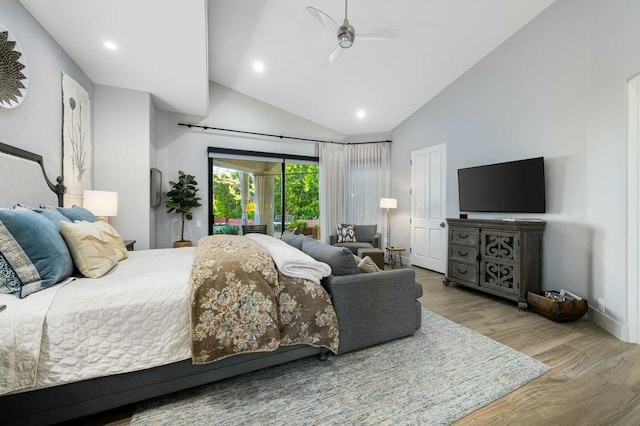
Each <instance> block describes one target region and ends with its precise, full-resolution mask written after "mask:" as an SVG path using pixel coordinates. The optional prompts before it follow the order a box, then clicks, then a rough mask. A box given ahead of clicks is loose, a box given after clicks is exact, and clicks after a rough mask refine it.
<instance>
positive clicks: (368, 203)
mask: <svg viewBox="0 0 640 426" xmlns="http://www.w3.org/2000/svg"><path fill="white" fill-rule="evenodd" d="M389 148H390V146H389V143H388V142H387V143H365V144H344V145H341V144H329V143H323V144H320V225H321V229H322V234H321V235H322V240H323V241H325V242H328V240H329V235H330V234H335V233H336V230H337V227H338V225H339V224H341V223H350V224H359V225H369V224H374V223H375V224H377V225H378V232H380V233H381V234H382V236H383V244H386V242H385V241H384V238H385V236H386V230H387V224H386V216H385V211H384V210H383V209H381V208H380V198H383V197H389V192H390V182H389V176H390V175H389V161H390V159H389V155H390V154H389V153H390V149H389Z"/></svg>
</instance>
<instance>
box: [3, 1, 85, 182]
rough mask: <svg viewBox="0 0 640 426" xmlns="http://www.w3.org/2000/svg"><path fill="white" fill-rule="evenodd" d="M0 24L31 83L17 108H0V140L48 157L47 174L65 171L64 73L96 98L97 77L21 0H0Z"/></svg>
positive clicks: (58, 173) (45, 159)
mask: <svg viewBox="0 0 640 426" xmlns="http://www.w3.org/2000/svg"><path fill="white" fill-rule="evenodd" d="M0 23H2V25H4V26H5V27H7V29H9V31H10V32H11V33H12V34H13V35H14V36H15V37H16V38H17V40H18V42H19V43H20V46H22V50H23V52H24V54H25V57H26V60H27V69H28V72H29V88H28V91H27V96H26V97H25V99H24V101H23V102H22V104H20V105H19V106H18V107H17V108H12V109H4V108H0V142H3V143H7V144H9V145H14V146H17V147H19V148H22V149H26V150H28V151H32V152H36V153H38V154H41V155H42V156H43V157H44V163H45V167H46V170H47V173H48V174H49V177H50V178H51V179H52V180H53V181H55V177H56V176H59V175H61V174H62V88H61V87H62V83H61V81H62V72H63V71H64V72H65V73H67V74H68V75H69V76H71V77H72V78H73V79H74V80H76V81H77V82H78V83H79V84H80V85H81V86H82V87H84V88H85V90H86V91H87V92H88V93H89V96H91V97H93V82H92V81H91V80H89V78H88V77H87V76H86V74H85V73H84V72H83V71H82V70H81V69H80V68H78V66H77V65H76V64H75V62H73V61H72V60H71V58H69V56H67V54H66V53H65V52H64V51H63V50H62V49H61V48H60V46H58V44H57V43H56V42H55V41H54V40H53V39H52V38H51V37H50V36H49V34H48V33H47V32H46V31H45V30H44V29H43V28H42V27H41V26H40V24H39V23H38V22H37V21H36V20H35V19H34V18H33V17H32V16H31V14H30V13H29V12H28V11H27V10H26V9H25V8H24V7H23V6H22V5H21V4H20V3H19V2H18V1H17V0H2V1H0Z"/></svg>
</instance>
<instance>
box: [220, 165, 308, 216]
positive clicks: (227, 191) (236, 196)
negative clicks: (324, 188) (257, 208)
mask: <svg viewBox="0 0 640 426" xmlns="http://www.w3.org/2000/svg"><path fill="white" fill-rule="evenodd" d="M285 170H286V182H285V183H286V193H285V196H286V198H285V200H286V201H285V202H286V206H287V211H286V214H287V215H293V216H294V217H295V218H296V219H317V218H318V217H319V215H320V204H319V203H320V200H319V192H318V186H319V183H318V166H317V165H312V164H287V165H286V166H285ZM240 173H241V172H239V171H237V170H230V169H225V168H220V167H216V168H214V175H213V193H214V203H213V214H214V216H215V217H216V218H222V217H224V218H241V217H242V206H241V192H240ZM281 197H282V183H281V177H280V176H276V179H275V191H274V200H273V202H274V211H275V214H276V215H279V214H280V212H281V210H282V203H281ZM253 203H255V187H254V183H253V179H251V180H250V181H249V207H250V206H251V205H253ZM248 210H249V212H248V217H249V219H252V218H253V217H254V215H255V213H254V210H253V209H251V208H248Z"/></svg>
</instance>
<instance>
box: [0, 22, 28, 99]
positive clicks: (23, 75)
mask: <svg viewBox="0 0 640 426" xmlns="http://www.w3.org/2000/svg"><path fill="white" fill-rule="evenodd" d="M27 83H28V73H27V61H26V59H25V57H24V53H23V52H22V48H21V47H20V44H19V43H18V41H17V40H16V38H15V37H14V36H13V34H11V33H10V32H9V30H8V29H6V28H5V27H4V26H2V25H0V108H15V107H17V106H18V105H20V104H21V103H22V101H23V100H24V97H25V96H26V95H27V87H28V84H27Z"/></svg>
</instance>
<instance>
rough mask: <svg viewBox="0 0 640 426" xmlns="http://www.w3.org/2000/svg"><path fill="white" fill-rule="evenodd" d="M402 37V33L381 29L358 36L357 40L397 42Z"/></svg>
mask: <svg viewBox="0 0 640 426" xmlns="http://www.w3.org/2000/svg"><path fill="white" fill-rule="evenodd" d="M401 37H402V31H400V30H394V29H391V28H380V29H378V30H373V31H369V32H368V33H363V34H356V40H357V41H360V40H363V41H366V40H395V39H398V38H401Z"/></svg>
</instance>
